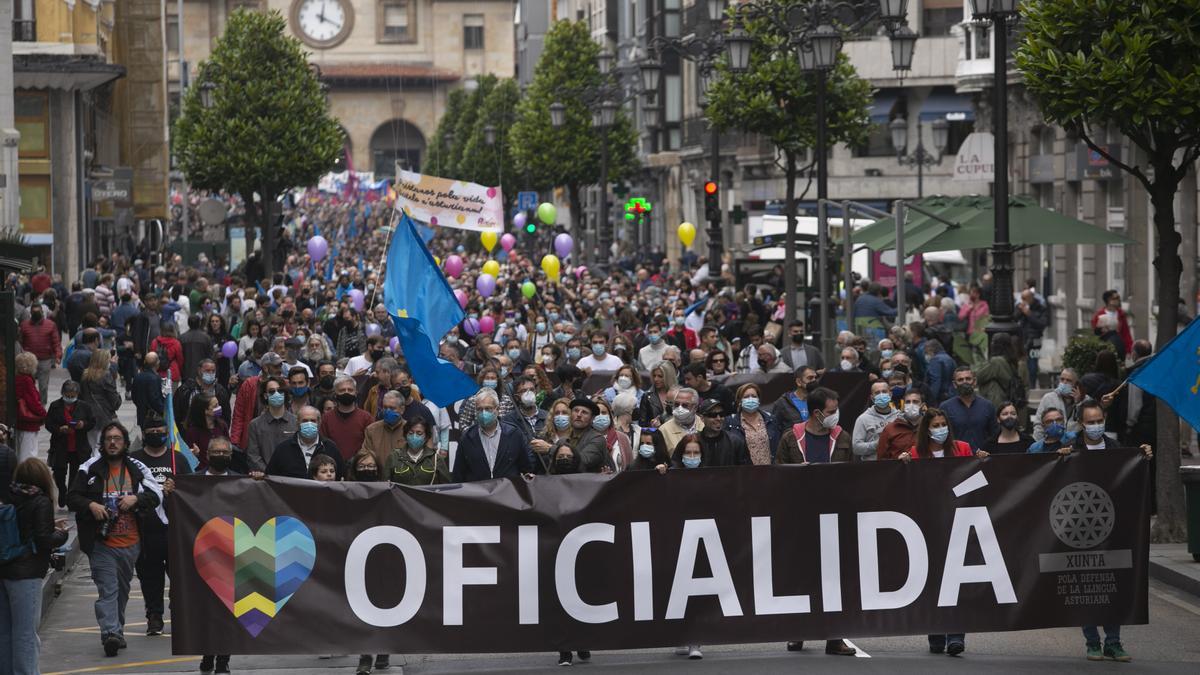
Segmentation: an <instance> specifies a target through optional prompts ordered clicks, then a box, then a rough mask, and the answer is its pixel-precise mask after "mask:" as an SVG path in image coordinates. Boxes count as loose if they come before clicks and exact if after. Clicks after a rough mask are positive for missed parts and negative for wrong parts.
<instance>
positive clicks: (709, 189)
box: [704, 180, 717, 195]
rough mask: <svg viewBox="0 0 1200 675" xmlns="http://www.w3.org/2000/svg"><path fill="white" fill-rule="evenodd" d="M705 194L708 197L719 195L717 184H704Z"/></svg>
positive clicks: (713, 182) (712, 182) (710, 182)
mask: <svg viewBox="0 0 1200 675" xmlns="http://www.w3.org/2000/svg"><path fill="white" fill-rule="evenodd" d="M704 194H706V195H715V194H717V182H716V181H713V180H710V181H708V182H707V183H705V184H704Z"/></svg>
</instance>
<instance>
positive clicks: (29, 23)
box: [12, 19, 37, 42]
mask: <svg viewBox="0 0 1200 675" xmlns="http://www.w3.org/2000/svg"><path fill="white" fill-rule="evenodd" d="M12 23H13V36H12V39H13V42H37V21H35V20H33V19H13V22H12Z"/></svg>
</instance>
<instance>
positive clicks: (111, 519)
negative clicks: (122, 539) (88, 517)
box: [96, 509, 120, 540]
mask: <svg viewBox="0 0 1200 675" xmlns="http://www.w3.org/2000/svg"><path fill="white" fill-rule="evenodd" d="M118 517H120V514H119V513H117V512H115V511H113V510H112V509H109V510H108V520H106V521H104V522H103V523H100V528H99V529H97V530H96V538H97V539H100V540H104V539H108V533H109V532H110V531H112V526H113V525H114V524H116V522H117V518H118Z"/></svg>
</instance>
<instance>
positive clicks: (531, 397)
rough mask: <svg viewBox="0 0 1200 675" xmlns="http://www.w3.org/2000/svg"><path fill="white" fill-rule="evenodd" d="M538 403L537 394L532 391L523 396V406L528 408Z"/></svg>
mask: <svg viewBox="0 0 1200 675" xmlns="http://www.w3.org/2000/svg"><path fill="white" fill-rule="evenodd" d="M535 403H537V394H535V393H533V392H532V391H527V392H524V393H522V394H521V404H522V405H524V406H525V407H527V408H531V407H533V404H535Z"/></svg>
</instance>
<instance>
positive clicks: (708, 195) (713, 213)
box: [704, 180, 721, 223]
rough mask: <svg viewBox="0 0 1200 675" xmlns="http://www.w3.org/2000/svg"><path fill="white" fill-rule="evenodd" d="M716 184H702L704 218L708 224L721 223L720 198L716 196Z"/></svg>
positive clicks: (712, 181)
mask: <svg viewBox="0 0 1200 675" xmlns="http://www.w3.org/2000/svg"><path fill="white" fill-rule="evenodd" d="M717 191H718V187H717V182H716V181H715V180H710V181H708V182H706V183H705V184H704V217H705V218H706V219H707V220H708V221H709V222H714V223H719V222H721V196H720V195H719V194H718V192H717Z"/></svg>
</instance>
